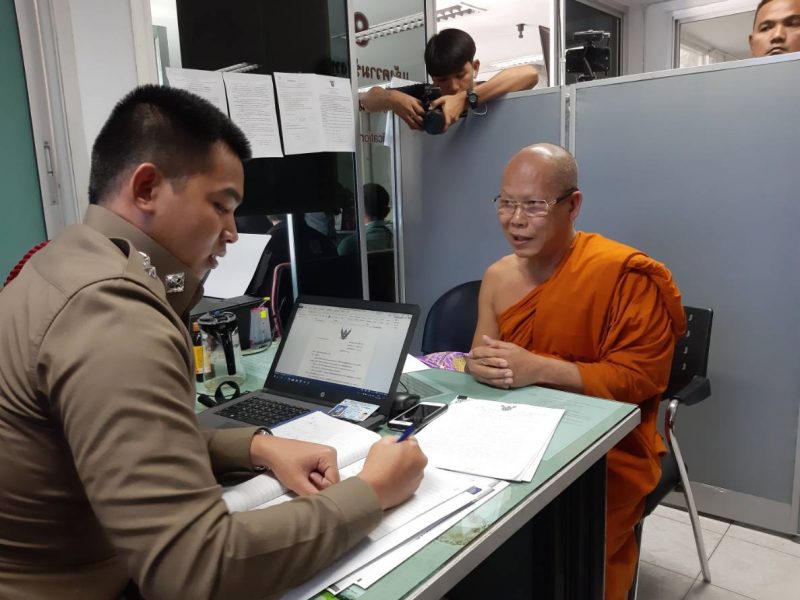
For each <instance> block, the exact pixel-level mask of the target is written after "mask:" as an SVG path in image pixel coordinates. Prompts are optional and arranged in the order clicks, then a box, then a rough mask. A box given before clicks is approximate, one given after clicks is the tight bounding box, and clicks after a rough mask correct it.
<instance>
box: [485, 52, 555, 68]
mask: <svg viewBox="0 0 800 600" xmlns="http://www.w3.org/2000/svg"><path fill="white" fill-rule="evenodd" d="M543 64H544V55H543V54H528V55H526V56H518V57H516V58H509V59H507V60H498V61H496V62H493V63H490V64H489V68H490V69H497V70H502V69H508V68H509V67H519V66H520V65H543Z"/></svg>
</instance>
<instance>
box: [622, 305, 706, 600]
mask: <svg viewBox="0 0 800 600" xmlns="http://www.w3.org/2000/svg"><path fill="white" fill-rule="evenodd" d="M684 310H685V311H686V321H687V326H686V333H685V334H684V335H683V337H681V339H679V340H678V343H677V344H676V346H675V354H674V355H673V358H672V372H671V373H670V377H669V384H668V385H667V391H666V392H665V393H664V396H663V400H664V401H668V402H669V405H668V407H667V411H666V413H665V415H664V437H665V438H666V440H667V449H668V452H667V453H666V454H665V455H664V456H662V457H661V480H660V481H659V482H658V486H657V487H656V489H655V490H653V491H652V492H650V494H649V495H648V496H647V498H646V500H645V508H644V513H643V514H642V519H641V521H639V524H638V525H636V529H635V533H636V541H637V543H638V545H639V548H640V554H641V545H642V528H643V525H644V519H645V517H647V516H648V515H649V514H650V513H652V512H653V510H655V508H656V506H658V505H659V504H660V503H661V501H662V500H663V499H664V498H665V497H666V496H667V494H668V493H669V492H671V491H672V490H674V489H679V490H681V491H682V492H683V496H684V498H685V499H686V506H687V508H688V510H689V518H690V520H691V522H692V530H693V531H694V541H695V544H696V545H697V555H698V557H699V558H700V567H701V569H702V571H703V579H704V580H705V581H706V582H709V583H710V582H711V570H710V569H709V566H708V558H707V555H706V548H705V544H704V543H703V534H702V531H701V530H700V518H699V517H698V515H697V507H696V506H695V503H694V496H693V495H692V489H691V487H690V485H689V476H688V475H687V473H686V464H685V463H684V462H683V455H682V454H681V450H680V447H679V446H678V440H677V438H676V437H675V429H674V427H675V415H676V414H677V412H678V406H679V405H681V404H684V405H686V406H691V405H692V404H697V403H698V402H701V401H703V400H705V399H706V398H708V397H709V396H710V395H711V384H710V382H709V381H708V379H707V378H706V370H707V367H708V349H709V346H710V345H711V321H712V319H713V317H714V312H713V311H712V310H711V309H709V308H692V307H691V306H686V307H684ZM638 583H639V565H638V561H637V566H636V575H635V577H634V580H633V585H632V586H631V590H630V593H629V594H628V598H629V600H635V599H636V593H637V587H638Z"/></svg>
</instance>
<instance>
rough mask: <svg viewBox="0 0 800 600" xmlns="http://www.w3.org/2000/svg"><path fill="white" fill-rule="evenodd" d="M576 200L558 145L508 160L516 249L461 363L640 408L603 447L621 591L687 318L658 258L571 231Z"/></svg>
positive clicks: (491, 374)
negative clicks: (662, 403) (632, 422)
mask: <svg viewBox="0 0 800 600" xmlns="http://www.w3.org/2000/svg"><path fill="white" fill-rule="evenodd" d="M582 201H583V196H582V194H581V192H580V191H579V190H578V174H577V165H576V163H575V159H574V158H573V156H572V155H571V154H570V153H569V152H567V151H566V150H564V149H563V148H561V147H559V146H553V145H550V144H536V145H534V146H529V147H527V148H523V149H522V150H521V151H520V152H519V153H517V154H516V155H515V156H514V157H513V158H512V159H511V161H510V162H509V163H508V166H507V167H506V169H505V172H504V173H503V178H502V182H501V188H500V195H499V196H497V198H496V199H495V205H496V207H497V216H498V218H499V220H500V226H501V227H502V229H503V233H504V234H505V236H506V239H507V240H508V243H509V244H510V245H511V249H512V253H511V254H509V255H508V256H505V257H503V258H501V259H500V260H498V261H497V262H495V263H494V264H493V265H491V266H490V267H489V268H488V269H487V270H486V273H485V275H484V277H483V282H482V284H481V290H480V296H479V306H478V325H477V328H476V330H475V337H474V340H473V347H472V351H471V352H470V354H469V357H468V358H467V370H468V371H469V373H471V374H472V376H473V377H474V378H475V379H477V380H478V381H480V382H483V383H487V384H489V385H493V386H496V387H501V388H517V387H522V386H526V385H543V386H549V387H554V388H558V389H561V390H566V391H569V392H577V393H580V394H587V395H590V396H599V397H601V398H611V399H614V400H619V401H622V402H630V403H633V404H637V405H638V406H639V408H640V409H641V411H642V421H641V424H640V425H639V426H638V427H637V428H636V429H635V430H634V431H632V432H631V433H630V434H629V435H628V436H627V437H625V438H624V439H623V440H622V441H621V442H620V443H619V444H618V445H617V446H616V447H615V448H613V449H612V450H611V451H610V452H609V454H608V485H607V490H608V498H607V515H606V595H605V597H606V598H607V599H613V600H619V599H621V598H625V597H626V594H627V592H628V590H629V588H630V587H631V584H632V582H633V576H634V571H635V569H636V562H637V557H638V548H637V545H636V538H635V536H634V527H635V525H636V523H637V522H638V521H639V520H640V518H641V516H642V511H643V509H644V499H645V496H647V494H648V493H649V492H650V491H652V490H653V489H654V488H655V486H656V484H657V483H658V480H659V477H660V475H661V468H660V462H659V454H660V453H663V452H665V447H664V444H663V442H662V441H661V438H660V436H659V434H658V432H657V431H656V417H657V413H658V401H659V397H660V395H661V393H662V392H663V391H664V390H665V389H666V386H667V381H668V379H669V373H670V367H671V362H672V353H673V350H674V347H675V341H676V339H677V338H678V336H679V335H680V334H682V333H683V331H684V329H685V325H686V323H685V316H684V312H683V307H682V305H681V299H680V293H679V292H678V289H677V287H676V286H675V284H674V283H673V281H672V276H671V275H670V272H669V271H668V270H667V269H666V268H665V267H664V265H662V264H661V263H659V262H656V261H655V260H653V259H652V258H650V257H648V256H647V255H645V254H643V253H642V252H640V251H638V250H636V249H635V248H631V247H629V246H625V245H623V244H620V243H618V242H615V241H612V240H609V239H607V238H604V237H603V236H601V235H599V234H596V233H586V232H583V231H576V230H575V221H576V219H577V218H578V214H579V213H580V209H581V203H582Z"/></svg>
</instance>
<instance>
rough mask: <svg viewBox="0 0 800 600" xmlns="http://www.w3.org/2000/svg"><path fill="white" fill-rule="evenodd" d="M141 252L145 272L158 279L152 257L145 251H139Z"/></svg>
mask: <svg viewBox="0 0 800 600" xmlns="http://www.w3.org/2000/svg"><path fill="white" fill-rule="evenodd" d="M139 254H140V255H141V256H142V268H143V269H144V272H145V273H147V274H148V275H149V276H150V277H152V278H153V279H158V274H157V273H156V268H155V267H154V266H153V264H152V263H151V262H150V257H149V256H147V254H145V253H144V252H139Z"/></svg>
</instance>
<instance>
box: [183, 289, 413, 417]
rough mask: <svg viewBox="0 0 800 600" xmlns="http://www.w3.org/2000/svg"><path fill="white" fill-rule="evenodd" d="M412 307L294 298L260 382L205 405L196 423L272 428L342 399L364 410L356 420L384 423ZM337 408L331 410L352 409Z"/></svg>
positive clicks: (400, 365) (403, 354) (402, 357)
mask: <svg viewBox="0 0 800 600" xmlns="http://www.w3.org/2000/svg"><path fill="white" fill-rule="evenodd" d="M418 318H419V307H418V306H415V305H413V304H398V303H393V302H371V301H366V300H356V299H350V298H323V297H316V296H300V297H299V298H298V299H297V302H296V303H295V306H294V308H293V309H292V314H291V317H290V319H289V325H288V327H287V329H286V331H285V334H284V336H283V337H282V338H281V342H280V346H279V347H278V350H277V352H276V354H275V359H274V360H273V362H272V367H271V368H270V370H269V374H268V375H267V379H266V381H265V382H264V388H263V389H261V390H259V391H256V392H252V393H249V394H244V395H242V396H240V397H238V398H236V399H235V400H231V401H229V402H225V403H223V404H220V405H219V406H215V407H213V408H209V409H208V410H205V411H204V412H202V413H200V415H198V422H199V424H200V426H201V427H209V428H225V427H241V426H243V425H261V426H266V427H274V426H276V425H279V424H280V423H283V422H288V421H290V420H292V419H295V418H298V417H300V416H302V415H303V414H307V413H308V412H312V411H317V410H322V411H324V412H330V411H331V409H333V407H335V406H337V405H340V403H342V402H343V401H346V402H345V403H346V404H348V405H350V406H357V407H359V409H363V412H369V411H371V412H370V414H369V416H367V417H366V418H365V419H364V420H362V421H359V422H358V424H359V425H362V426H364V427H368V428H373V427H377V426H379V425H381V424H382V423H383V422H385V421H386V420H387V419H388V417H389V414H390V412H391V408H392V401H393V398H394V393H395V390H396V388H397V382H398V380H399V378H400V373H401V371H402V368H403V362H404V360H405V357H406V353H407V352H408V347H409V345H410V344H411V337H412V335H413V333H414V327H415V326H416V323H417V319H418ZM340 408H341V407H339V408H337V411H335V412H334V415H335V416H342V417H347V416H350V415H351V414H352V412H353V411H352V410H347V411H344V410H340Z"/></svg>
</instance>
